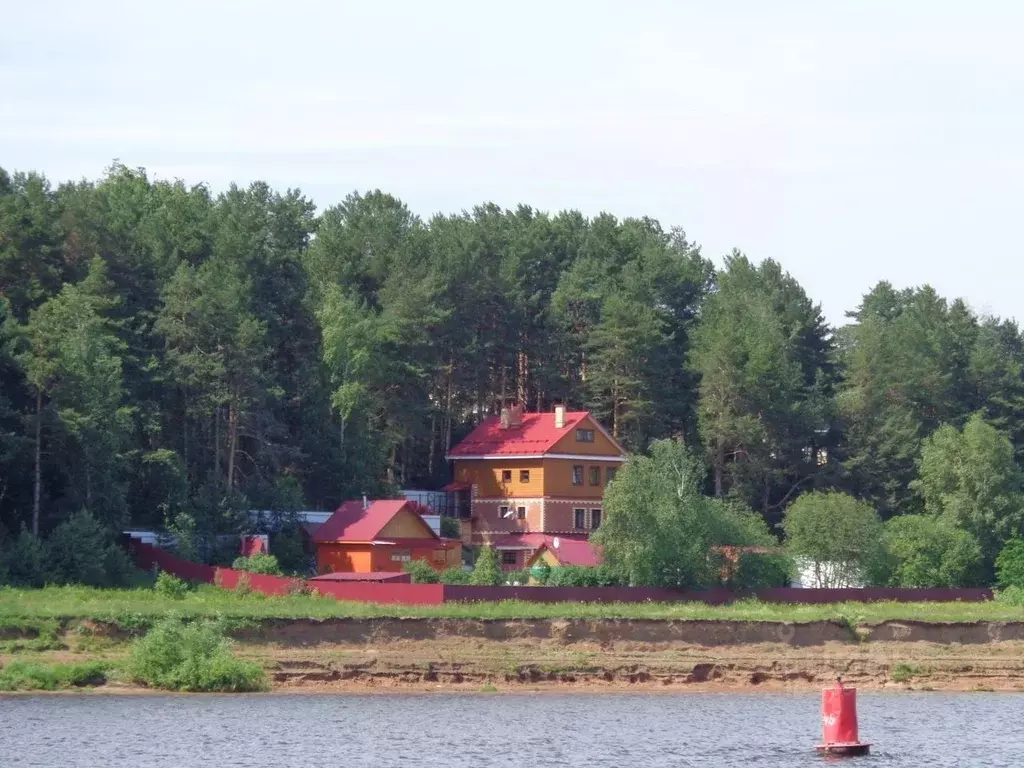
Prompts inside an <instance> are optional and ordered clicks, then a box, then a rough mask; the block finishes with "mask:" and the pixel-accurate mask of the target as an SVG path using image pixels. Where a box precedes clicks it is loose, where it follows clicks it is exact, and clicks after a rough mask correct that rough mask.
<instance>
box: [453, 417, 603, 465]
mask: <svg viewBox="0 0 1024 768" xmlns="http://www.w3.org/2000/svg"><path fill="white" fill-rule="evenodd" d="M589 415H590V412H589V411H567V412H566V414H565V426H564V427H562V428H561V429H558V428H556V427H555V414H554V413H553V412H551V413H524V414H523V423H522V425H521V426H518V427H509V428H508V429H502V428H501V417H500V416H491V417H489V418H486V419H484V420H483V421H482V422H480V425H479V426H478V427H477V428H476V429H474V430H473V431H472V432H470V433H469V435H467V437H466V439H465V440H463V441H462V442H460V443H459V444H458V445H456V446H455V447H454V448H452V449H451V451H450V452H449V454H448V455H449V456H451V457H452V458H458V457H459V456H495V455H504V456H543V455H544V454H545V453H548V452H549V451H550V450H551V449H552V448H554V447H555V443H557V442H558V441H559V440H561V439H562V438H563V437H565V436H566V435H567V434H569V432H570V431H571V430H573V429H575V427H576V425H577V424H579V423H580V422H581V421H583V419H585V418H586V417H587V416H589Z"/></svg>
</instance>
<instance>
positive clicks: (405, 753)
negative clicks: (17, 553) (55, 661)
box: [0, 693, 1024, 768]
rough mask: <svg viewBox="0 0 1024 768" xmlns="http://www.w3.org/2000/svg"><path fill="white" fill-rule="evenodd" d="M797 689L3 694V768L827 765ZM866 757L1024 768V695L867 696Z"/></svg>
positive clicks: (866, 761) (811, 707)
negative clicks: (776, 691)
mask: <svg viewBox="0 0 1024 768" xmlns="http://www.w3.org/2000/svg"><path fill="white" fill-rule="evenodd" d="M819 701H820V700H819V697H818V696H815V695H807V694H800V695H789V694H735V693H729V694H713V693H687V694H655V695H639V694H611V695H607V694H604V695H590V694H573V695H560V694H537V695H523V694H477V695H461V694H460V695H432V694H425V695H370V696H351V695H346V696H328V695H272V694H266V695H252V696H245V695H243V696H213V695H197V696H158V695H129V696H116V695H106V694H101V695H41V696H28V695H22V696H7V697H2V696H0V766H3V768H7V767H8V766H19V767H20V766H32V767H35V766H38V767H39V768H101V767H103V766H107V767H109V768H123V767H124V766H141V767H144V768H155V767H157V766H169V767H173V768H200V766H202V768H208V767H212V768H232V767H235V766H238V767H239V768H241V767H242V766H245V767H246V768H248V767H249V766H261V768H262V767H267V768H291V767H292V766H294V767H295V768H299V767H300V766H301V768H334V766H337V767H338V768H341V767H342V766H344V768H353V767H360V768H361V767H362V766H367V767H369V766H373V767H374V768H392V767H397V766H406V765H408V766H417V767H422V768H434V767H435V766H437V767H439V768H440V767H441V766H443V767H444V768H484V767H485V766H506V765H508V766H525V767H527V768H549V767H550V766H567V767H570V768H603V767H604V766H609V767H612V766H614V767H615V768H648V767H651V766H707V767H709V768H732V767H734V766H744V767H746V766H757V767H764V768H768V767H769V766H786V768H792V767H794V766H820V765H822V764H823V761H824V759H823V758H821V757H818V756H817V755H816V754H815V753H814V751H813V748H814V744H815V743H816V742H817V740H818V737H819V736H820V717H819V707H820V704H819ZM858 709H859V712H860V732H861V738H862V739H863V740H865V741H871V742H872V743H873V744H874V745H875V746H874V747H873V749H872V754H871V755H870V756H868V757H866V758H853V764H854V765H865V766H866V765H879V766H922V767H925V766H926V767H928V768H932V767H939V766H958V767H959V768H965V767H967V766H991V767H993V768H996V767H997V766H1019V765H1021V764H1022V763H1024V727H1022V723H1024V695H1017V694H988V693H972V694H941V693H920V694H916V693H900V694H882V693H861V694H860V695H859V697H858Z"/></svg>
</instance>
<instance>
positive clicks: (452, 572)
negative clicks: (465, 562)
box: [441, 565, 470, 585]
mask: <svg viewBox="0 0 1024 768" xmlns="http://www.w3.org/2000/svg"><path fill="white" fill-rule="evenodd" d="M469 578H470V573H469V571H467V570H466V569H465V568H463V567H462V566H459V565H456V566H453V567H451V568H446V569H445V570H443V571H441V583H442V584H452V585H465V584H469Z"/></svg>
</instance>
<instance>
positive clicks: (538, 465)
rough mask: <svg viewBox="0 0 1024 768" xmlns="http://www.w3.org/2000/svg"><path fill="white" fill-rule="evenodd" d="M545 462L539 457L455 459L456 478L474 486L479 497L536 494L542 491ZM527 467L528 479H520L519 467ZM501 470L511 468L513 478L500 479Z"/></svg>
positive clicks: (508, 496)
mask: <svg viewBox="0 0 1024 768" xmlns="http://www.w3.org/2000/svg"><path fill="white" fill-rule="evenodd" d="M544 466H545V465H544V463H543V462H542V461H541V460H540V459H470V460H464V461H458V460H456V461H455V479H456V481H458V482H460V483H469V484H471V485H476V486H477V490H476V492H477V497H478V498H482V499H504V498H521V499H523V498H537V497H540V496H543V495H544ZM523 469H528V470H529V471H530V482H528V483H523V482H521V481H520V479H519V472H520V470H523ZM503 470H511V472H512V481H511V482H509V483H502V480H501V473H502V471H503Z"/></svg>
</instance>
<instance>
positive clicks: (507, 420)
mask: <svg viewBox="0 0 1024 768" xmlns="http://www.w3.org/2000/svg"><path fill="white" fill-rule="evenodd" d="M511 423H512V412H511V411H509V409H508V408H502V409H501V428H502V429H508V428H509V425H510V424H511Z"/></svg>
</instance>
